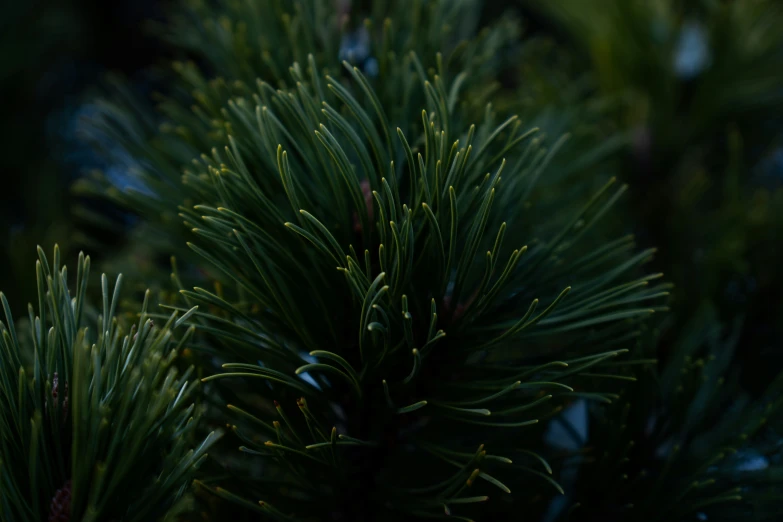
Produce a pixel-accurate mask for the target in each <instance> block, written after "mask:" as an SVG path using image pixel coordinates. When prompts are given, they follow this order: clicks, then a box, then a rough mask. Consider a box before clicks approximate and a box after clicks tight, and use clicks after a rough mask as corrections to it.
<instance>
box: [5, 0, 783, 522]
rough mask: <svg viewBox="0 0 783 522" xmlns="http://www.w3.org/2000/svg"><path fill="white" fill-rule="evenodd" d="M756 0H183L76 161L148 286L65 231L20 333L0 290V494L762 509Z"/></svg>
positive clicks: (661, 513) (777, 467)
mask: <svg viewBox="0 0 783 522" xmlns="http://www.w3.org/2000/svg"><path fill="white" fill-rule="evenodd" d="M652 4H655V7H653V6H652ZM751 4H752V7H748V8H747V9H742V8H740V7H737V5H738V4H736V3H733V2H705V3H704V6H702V7H698V6H696V7H693V8H692V9H690V8H689V10H683V11H680V10H679V9H678V8H677V7H676V6H675V5H674V4H673V3H671V2H654V3H644V2H636V1H629V2H627V3H614V4H612V5H611V6H610V7H611V8H610V7H607V9H605V10H603V11H601V12H600V13H598V12H592V11H590V9H589V8H588V6H587V3H582V2H578V1H570V0H558V1H557V2H551V3H539V2H533V1H530V2H519V5H518V6H517V8H518V9H517V10H509V11H506V12H504V13H503V14H502V15H500V16H498V15H499V13H498V14H495V15H494V16H489V19H490V21H489V23H488V25H487V26H483V25H482V24H483V20H484V19H485V17H486V15H487V12H488V11H487V10H486V9H483V7H486V6H482V4H481V3H480V2H478V1H473V0H460V1H448V0H431V1H423V0H422V1H418V0H401V1H397V2H364V3H362V2H354V3H353V5H352V4H351V3H350V2H320V1H300V2H283V1H278V0H257V1H250V0H241V1H238V0H216V1H206V0H193V1H187V2H181V3H178V4H176V5H175V6H174V8H173V10H172V12H171V13H169V17H168V20H167V21H166V22H164V23H160V24H157V25H155V26H154V30H155V32H156V34H157V35H158V36H159V37H160V38H162V39H163V40H164V41H165V42H167V45H169V46H170V47H169V48H170V49H171V52H172V53H173V54H175V55H176V56H177V61H175V62H174V64H173V66H172V67H171V69H170V70H165V71H162V72H160V73H159V74H160V75H161V76H160V77H161V78H162V79H163V81H162V82H161V85H162V86H163V87H164V88H163V93H162V94H159V95H157V96H156V97H155V98H154V103H153V102H151V101H150V100H148V99H146V98H145V96H143V95H141V94H140V93H138V92H136V91H135V90H134V89H133V87H132V86H131V85H129V84H128V83H126V82H125V81H123V80H117V79H114V80H112V81H111V82H109V83H108V84H107V89H106V93H107V94H106V96H105V97H103V98H102V99H100V100H97V101H96V102H94V103H93V104H92V105H91V106H90V108H89V111H87V112H86V114H89V115H90V117H89V119H88V120H85V122H84V125H83V127H82V128H81V132H82V134H83V137H85V138H86V139H88V140H89V141H90V142H91V143H92V144H93V145H94V146H96V148H97V149H98V150H99V151H100V152H101V153H102V154H103V155H104V158H105V161H108V162H110V163H111V164H112V168H111V169H110V170H109V171H106V172H96V173H93V174H91V175H89V176H87V177H85V178H84V179H82V180H80V181H79V182H78V183H77V185H76V187H75V188H76V191H77V193H78V194H79V195H80V196H82V197H84V196H87V197H91V198H96V199H97V200H100V201H106V200H108V201H110V202H111V203H112V204H113V205H115V208H116V209H119V210H120V211H122V212H124V213H126V216H132V217H133V223H134V224H133V225H132V230H131V231H130V233H129V234H128V235H127V238H126V241H125V248H124V249H122V250H121V251H119V252H116V253H114V254H113V255H105V254H106V252H104V258H105V259H106V261H105V262H104V267H103V268H104V269H106V270H108V271H118V270H121V271H122V272H123V273H124V278H125V279H126V280H127V281H128V282H129V283H130V286H131V288H132V290H133V293H134V294H138V295H141V290H142V289H143V288H146V287H148V286H150V287H152V288H153V289H154V291H153V292H147V293H145V294H144V298H143V303H142V304H140V303H139V302H137V301H136V299H135V297H136V296H134V295H132V297H131V299H128V300H125V301H120V300H119V299H118V297H117V295H118V290H119V282H120V280H119V279H118V282H117V285H116V288H115V290H114V296H113V297H111V298H110V295H111V293H112V292H111V291H110V289H109V287H108V283H107V280H106V279H105V277H104V279H103V280H102V287H101V288H102V292H100V293H90V292H88V290H87V277H88V275H87V274H88V268H89V259H87V258H83V257H80V259H79V265H78V276H77V281H76V282H75V286H72V287H70V289H69V286H68V277H67V271H66V270H65V269H64V268H63V269H60V260H59V252H58V251H56V252H55V263H54V269H53V270H52V271H50V270H49V265H48V263H47V261H46V259H45V257H43V255H42V254H39V256H40V262H39V264H38V274H39V275H38V287H39V289H38V294H39V307H38V308H39V311H38V314H39V316H40V317H35V316H34V312H33V311H32V310H33V309H32V307H31V308H30V310H31V311H30V314H29V315H30V317H29V324H27V325H26V326H25V327H26V328H27V329H29V330H30V332H31V335H30V338H29V340H25V339H24V338H23V337H22V336H17V334H16V331H17V329H18V330H19V331H21V328H22V327H23V326H24V325H22V324H21V323H17V324H16V326H15V323H14V322H13V320H12V318H11V316H10V312H8V309H9V306H8V304H7V303H5V302H4V306H5V307H6V321H5V322H4V323H3V342H4V350H5V351H4V352H3V356H2V360H1V362H2V366H0V375H2V379H3V380H2V383H0V384H2V388H1V389H0V399H2V401H3V402H2V412H0V413H2V417H0V419H2V422H3V439H2V443H3V446H2V447H1V448H0V449H2V453H0V459H2V460H0V466H2V467H0V473H2V479H3V482H2V489H0V501H2V506H0V507H1V508H2V509H0V515H1V516H2V520H3V521H5V520H8V521H10V520H28V519H29V520H43V519H45V518H46V516H47V515H48V516H49V520H114V519H116V520H150V519H162V518H164V517H167V518H168V519H170V520H173V519H183V520H185V519H187V520H219V519H222V518H225V517H226V516H231V517H233V518H237V519H238V520H239V519H242V520H245V519H247V520H256V519H263V520H281V521H291V520H308V521H309V520H314V521H317V520H323V521H329V520H346V521H347V520H379V521H385V520H398V519H404V520H426V519H433V518H435V519H437V518H442V519H456V520H477V521H480V520H484V521H487V520H504V521H505V520H516V519H520V518H529V519H534V520H545V521H554V520H683V521H685V520H707V519H708V520H738V519H749V520H770V521H772V520H777V519H778V518H779V517H780V516H781V515H783V501H781V499H780V495H779V494H778V493H777V491H778V490H779V488H780V486H781V480H782V479H783V475H781V464H782V463H781V458H783V452H782V451H781V448H782V446H781V444H782V443H781V440H783V439H781V437H780V430H781V428H783V426H781V424H783V423H781V422H780V421H781V418H783V416H781V407H783V395H781V392H783V389H781V386H783V377H782V376H781V375H783V374H780V369H779V367H775V364H771V365H768V366H769V369H768V370H767V371H765V372H756V373H751V371H752V370H753V368H754V364H758V363H757V362H756V361H758V360H761V361H762V364H763V361H770V360H771V361H775V360H776V359H774V358H769V357H768V356H767V357H768V358H767V359H762V358H761V357H763V356H760V355H758V350H757V354H756V355H754V359H752V360H751V362H746V364H745V365H740V364H737V363H738V361H741V360H742V356H743V354H742V352H749V351H751V349H752V348H759V346H753V345H752V343H753V342H754V341H756V340H760V342H761V343H766V345H767V346H771V345H772V343H774V342H775V341H774V340H775V339H778V340H779V338H780V337H779V336H778V334H779V333H780V329H779V327H778V326H777V325H776V326H772V327H771V332H767V333H765V334H764V335H761V336H754V335H752V332H755V331H756V330H757V329H758V328H759V327H760V326H761V325H765V324H768V323H769V317H774V316H775V314H776V313H780V312H781V306H780V304H773V305H772V306H771V308H770V310H771V311H770V313H769V314H767V315H764V316H763V317H758V316H756V315H755V314H754V313H752V312H753V311H754V305H753V303H755V302H757V301H758V299H759V298H760V296H761V295H764V294H762V292H760V291H759V292H757V291H756V290H755V289H753V288H749V287H747V285H746V288H744V290H743V292H742V294H743V297H742V298H743V299H745V300H746V301H745V302H743V303H739V304H738V303H737V301H736V292H735V295H734V296H728V297H727V296H726V295H724V294H722V293H721V292H722V291H723V288H724V287H725V286H726V284H727V283H729V282H736V280H737V279H738V278H739V277H740V276H742V277H743V279H742V281H745V282H747V281H748V280H749V279H750V278H751V277H757V278H758V279H759V282H760V286H761V288H762V289H763V291H764V292H769V291H770V288H771V287H774V285H775V281H777V279H775V277H774V275H772V274H771V272H770V271H769V269H768V266H767V265H766V264H765V263H766V262H767V261H768V260H770V259H775V256H779V253H777V252H776V251H775V249H774V247H773V246H772V245H773V244H774V242H775V230H776V227H779V225H780V224H781V216H782V215H783V214H782V213H781V212H780V209H781V206H780V205H779V204H777V203H776V202H779V196H777V195H774V194H771V193H769V192H764V193H765V194H770V195H767V196H763V197H765V198H766V200H765V201H766V204H765V206H764V207H763V209H762V208H761V207H758V208H756V209H754V210H753V211H752V212H751V210H750V207H751V204H750V203H749V201H757V200H758V198H759V197H762V196H759V194H761V193H762V191H765V190H767V188H766V187H763V186H762V185H761V184H760V183H759V179H760V174H759V172H760V169H761V168H762V167H763V166H764V165H767V163H765V162H764V161H765V160H763V159H762V160H759V159H758V158H766V157H767V156H768V155H769V152H768V151H769V150H773V149H774V147H775V146H776V144H777V143H778V142H777V141H776V139H777V136H778V134H777V131H775V130H774V128H772V127H770V128H769V129H766V128H765V129H764V130H763V131H760V130H759V129H758V128H757V126H756V125H754V122H755V121H756V120H758V119H763V117H764V114H765V113H766V112H769V111H773V110H774V109H775V108H777V107H778V106H779V103H780V94H781V93H783V90H781V89H780V87H781V86H783V79H782V78H780V73H778V72H777V71H779V70H781V69H780V68H778V67H776V64H777V63H778V62H779V60H780V57H781V54H780V53H781V50H782V49H783V47H781V45H780V44H781V43H783V42H781V41H780V40H781V38H783V37H781V36H780V35H778V34H777V33H776V31H775V30H774V28H773V26H774V24H772V22H769V23H765V22H764V21H763V19H762V18H763V17H762V15H766V16H768V17H769V19H770V20H777V19H778V18H780V15H779V13H778V11H776V10H774V9H773V8H772V6H771V4H770V2H762V1H758V2H751ZM492 7H495V6H492ZM585 9H587V11H585ZM588 11H590V12H588ZM520 12H521V13H526V14H534V15H535V16H538V17H541V18H540V20H541V23H543V24H544V25H545V26H546V24H550V27H551V28H552V30H553V31H555V32H558V33H559V34H560V36H561V41H560V42H552V41H551V40H548V39H546V38H543V37H541V36H538V35H527V34H526V33H525V31H523V30H522V27H523V25H522V24H521V23H520V22H519V18H518V17H517V15H518V14H519V13H520ZM650 20H652V21H653V22H655V23H653V25H652V26H649V24H650ZM648 26H649V27H648ZM694 27H696V29H694ZM703 27H707V28H708V29H709V32H708V33H707V32H705V31H703V30H702V29H703ZM700 28H701V29H700ZM729 28H730V30H729ZM689 31H690V32H689ZM700 31H701V32H700ZM727 31H728V32H730V33H731V35H732V38H729V39H727V40H725V41H723V40H721V42H720V44H718V38H719V36H720V35H721V34H727ZM743 31H744V32H743ZM705 34H709V35H710V36H709V37H708V38H707V37H705V36H704V35H705ZM743 34H747V35H752V36H753V38H752V39H749V38H742V37H741V36H740V35H743ZM694 35H695V36H694ZM699 35H701V36H699ZM688 38H690V39H691V40H693V39H694V38H695V39H696V40H697V51H698V50H699V49H698V45H707V47H708V50H709V52H708V55H709V57H708V58H704V57H703V56H701V59H702V61H701V62H699V56H696V58H694V57H693V56H690V60H691V61H690V62H688V59H689V58H688V56H686V57H685V58H683V57H682V56H681V54H682V53H683V52H685V51H683V50H682V46H684V45H685V44H683V43H682V41H683V40H686V41H687V39H688ZM699 38H702V40H699ZM620 42H623V43H620ZM631 42H633V45H630V43H631ZM698 42H701V43H700V44H699V43H698ZM705 42H707V43H706V44H705ZM776 50H777V51H776ZM702 51H703V49H702ZM691 52H694V51H693V49H691ZM709 53H714V54H709ZM686 54H687V53H686ZM696 54H698V52H697V53H696ZM672 56H674V59H672ZM693 60H695V61H696V62H697V63H696V65H694V63H693ZM686 62H687V63H686ZM688 65H690V68H688ZM685 69H687V71H686V70H685ZM683 71H685V72H683ZM731 71H741V72H742V74H741V78H740V77H739V76H738V77H737V78H734V77H732V76H731ZM651 80H654V81H651ZM729 80H733V81H729ZM717 85H720V86H721V88H720V89H717V88H715V87H716V86H717ZM683 107H687V108H688V112H683V111H682V108H683ZM748 144H752V145H753V147H756V148H758V147H760V148H761V149H762V152H759V151H758V150H757V149H756V148H753V147H750V146H749V145H748ZM708 172H711V173H713V174H712V176H713V177H712V178H709V177H708V175H707V173H708ZM612 174H616V176H613V175H612ZM618 178H619V179H620V180H621V181H620V182H618V181H617V179H618ZM706 179H715V180H717V181H715V182H707V181H705V180H706ZM700 180H701V181H700ZM625 182H628V183H629V185H626V184H625ZM629 193H630V197H629ZM670 194H671V195H673V197H672V198H671V201H668V202H667V203H666V206H665V207H664V206H663V205H664V203H663V201H664V200H665V199H666V198H667V197H668V196H669V195H670ZM775 198H778V199H775ZM691 208H698V209H699V211H700V215H699V216H694V215H693V214H692V212H691V213H689V212H688V209H691ZM664 209H665V211H664ZM91 215H92V216H93V225H95V224H97V225H102V226H105V223H104V222H110V221H111V220H112V219H114V218H113V217H112V216H110V215H96V214H94V213H93V214H91ZM116 215H117V214H116V213H115V214H113V216H116ZM123 219H126V218H123ZM777 230H780V229H779V228H777ZM637 238H638V239H637ZM637 243H641V245H639V244H637ZM656 244H657V245H658V246H659V247H660V252H658V253H656V249H655V248H650V247H651V246H654V245H656ZM694 251H697V252H699V255H698V256H696V257H694ZM169 267H170V268H171V270H169ZM661 272H665V275H664V274H662V273H661ZM748 274H750V275H748ZM169 276H170V277H169ZM672 281H673V282H674V283H675V284H674V285H672V284H671V282H672ZM137 291H138V292H137ZM778 291H779V290H778ZM767 295H768V294H767ZM773 295H774V294H773ZM72 296H74V297H73V299H72ZM93 297H95V298H98V299H102V302H103V308H102V309H99V310H94V309H92V308H91V307H90V306H89V304H88V303H89V302H91V300H92V299H93ZM139 301H141V299H139ZM669 305H672V306H673V310H672V311H671V312H670V311H669ZM139 308H140V309H141V310H142V312H141V314H137V315H134V314H135V313H136V311H137V310H139ZM743 312H744V313H743ZM85 317H90V318H92V319H94V320H96V321H97V324H98V328H97V329H96V331H95V332H92V331H91V330H90V329H82V325H83V324H85V319H84V318H85ZM132 317H135V319H137V320H138V324H137V325H135V326H132V327H131V328H130V329H129V330H128V329H127V327H126V326H125V325H126V324H130V322H131V318H132ZM107 318H108V319H107ZM765 321H767V322H765ZM134 322H135V321H134ZM46 324H51V329H50V330H49V331H48V333H47V332H46V328H45V327H44V325H46ZM159 324H164V326H162V327H161V326H158V325H159ZM181 330H185V331H181ZM123 332H128V333H127V334H125V333H123ZM749 332H751V333H749ZM749 343H750V344H749ZM177 354H179V356H177ZM745 355H747V353H746V354H745ZM191 364H193V365H195V367H193V366H191ZM748 368H750V370H748ZM194 372H196V374H197V375H198V376H199V377H201V378H202V379H201V380H202V381H203V383H204V384H203V385H202V386H201V387H198V388H197V387H196V386H195V384H188V383H187V381H188V380H191V376H192V375H193V374H194ZM63 375H65V376H66V377H65V378H63V377H61V376H63ZM749 375H760V376H761V378H759V379H757V381H758V382H754V383H752V385H749V384H748V380H749ZM17 390H18V393H17ZM60 397H66V400H67V403H66V402H65V401H59V400H58V398H60ZM194 401H195V402H196V403H197V404H199V406H198V407H196V406H189V404H190V403H191V402H194ZM66 404H68V406H67V407H66V406H65V405H66ZM218 426H221V427H222V426H228V430H229V432H230V433H229V434H228V435H227V436H225V437H223V439H222V440H221V441H220V443H217V444H215V442H216V441H217V438H218V437H217V435H216V433H217V427H218ZM6 428H7V429H6ZM201 440H203V441H204V442H200V441H201ZM213 444H214V446H213V449H212V450H210V453H211V454H212V457H211V458H210V459H206V460H205V457H204V451H205V450H206V448H207V447H208V446H210V445H213ZM191 447H195V448H197V449H195V450H188V448H191ZM237 447H238V449H237ZM19 448H28V449H24V450H23V451H19ZM90 452H92V453H90ZM85 453H86V454H87V456H86V457H82V455H85ZM77 455H78V456H79V458H77ZM202 461H203V462H204V465H203V466H201V464H202ZM197 468H199V469H200V471H198V472H197ZM28 477H29V479H28ZM194 478H196V480H195V482H194V483H195V487H194V488H192V489H190V488H189V487H188V486H189V484H190V483H191V482H193V479H194ZM52 517H61V518H52Z"/></svg>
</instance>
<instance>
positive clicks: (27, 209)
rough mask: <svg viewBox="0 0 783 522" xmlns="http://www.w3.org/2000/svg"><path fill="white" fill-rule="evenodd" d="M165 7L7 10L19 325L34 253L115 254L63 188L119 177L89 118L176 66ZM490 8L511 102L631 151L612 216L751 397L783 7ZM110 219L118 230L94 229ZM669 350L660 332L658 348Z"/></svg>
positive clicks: (1, 24)
mask: <svg viewBox="0 0 783 522" xmlns="http://www.w3.org/2000/svg"><path fill="white" fill-rule="evenodd" d="M167 3H168V2H165V1H163V0H134V1H127V0H117V1H113V2H105V1H98V0H72V1H70V2H62V1H55V0H38V1H35V0H30V1H27V2H6V3H5V5H4V6H3V11H2V17H0V95H1V96H2V100H3V103H4V105H3V106H4V110H3V111H2V112H1V113H0V157H2V163H1V164H0V169H1V170H0V172H2V181H3V184H2V190H0V289H2V290H3V292H4V293H5V294H6V295H7V296H8V299H9V301H10V302H11V303H12V307H14V308H15V313H17V314H20V315H21V314H23V313H24V308H23V305H22V303H26V302H28V301H30V300H32V299H33V297H34V295H35V288H34V287H33V286H32V285H33V283H34V281H35V278H34V277H33V274H34V263H35V261H34V260H35V256H36V252H35V246H36V245H41V246H42V247H43V248H44V250H46V251H48V250H49V249H50V248H51V247H52V245H53V243H54V242H55V241H57V242H59V244H60V246H61V247H62V248H63V250H64V254H65V256H66V258H70V257H72V256H73V255H75V253H76V252H78V250H79V249H85V250H86V251H88V252H89V253H90V255H91V256H92V257H93V259H94V260H95V261H96V262H100V260H101V258H102V257H106V256H107V255H110V254H111V253H112V252H118V251H120V250H121V249H122V246H123V244H124V242H125V240H126V237H127V234H126V230H128V229H130V225H131V224H132V221H133V216H130V215H122V214H119V211H117V210H114V209H112V208H111V207H109V206H108V205H105V204H102V203H100V202H96V201H95V200H90V201H82V200H81V199H79V198H78V197H77V196H76V195H74V193H73V191H71V188H70V187H71V185H72V183H73V182H74V180H75V179H76V178H77V177H78V176H81V175H85V174H87V173H89V171H90V170H93V169H101V170H104V171H111V168H112V166H111V165H107V164H105V163H104V162H103V160H102V159H101V157H100V156H98V155H96V154H94V153H93V152H92V151H91V148H90V147H89V146H88V145H87V144H86V143H85V142H84V140H82V139H81V138H80V133H79V125H80V121H83V120H84V118H89V117H90V100H92V99H94V98H95V97H96V96H98V95H99V94H100V93H101V91H102V90H103V89H104V88H105V86H106V85H107V82H108V81H109V78H110V75H121V76H123V77H125V78H127V79H128V81H129V85H131V86H132V88H133V89H134V90H136V91H138V92H139V93H141V94H147V93H149V92H150V91H152V90H154V89H155V88H156V81H155V78H156V77H155V74H154V70H155V67H156V66H165V64H166V63H167V59H168V57H167V55H166V52H167V51H166V47H165V45H163V44H162V43H161V42H159V41H158V39H156V38H155V37H154V36H152V35H151V33H150V32H149V31H147V29H146V28H147V26H148V22H149V21H151V20H161V19H162V18H163V16H164V13H165V10H166V8H167ZM359 4H361V2H359ZM485 4H486V5H485V8H484V13H483V16H484V18H485V19H486V20H487V21H490V20H492V19H494V18H497V17H499V16H505V15H506V14H507V13H508V12H509V10H510V11H511V12H512V13H513V14H515V15H516V16H519V17H520V18H521V20H522V21H523V26H524V28H525V35H524V38H525V39H526V40H527V41H529V42H533V43H534V44H535V45H532V46H528V47H527V51H526V52H525V53H523V55H522V56H523V58H524V59H522V60H520V63H519V64H518V68H517V70H515V71H510V72H508V73H507V77H505V78H503V81H504V82H505V88H506V93H507V94H509V93H510V95H512V96H516V97H518V98H519V99H522V100H523V101H524V103H526V104H528V105H529V106H531V107H534V108H540V107H541V106H543V105H546V106H547V107H548V108H549V110H550V114H553V115H554V117H553V118H551V121H563V122H566V124H567V123H568V121H570V120H569V119H568V118H569V117H572V113H573V108H574V107H575V106H580V107H582V106H589V107H592V108H594V109H595V108H597V109H595V110H592V112H591V117H592V118H593V119H594V120H597V121H593V123H594V124H595V126H596V128H598V129H607V131H606V136H605V140H607V141H608V140H610V139H612V140H614V141H613V143H621V144H622V146H619V147H614V148H613V151H614V152H612V154H613V156H614V160H615V161H613V162H612V163H611V165H613V167H612V168H613V169H614V170H615V172H610V174H612V175H616V176H618V177H619V178H621V179H622V180H624V181H626V182H628V183H629V184H630V186H631V189H630V197H628V198H626V202H625V206H624V207H623V208H622V209H620V210H619V211H618V212H619V214H618V222H622V223H626V224H627V223H628V222H631V223H635V225H634V227H635V232H636V234H637V236H638V238H639V243H640V245H641V246H644V247H647V246H655V247H658V249H659V251H658V254H657V257H656V261H655V262H656V263H657V264H658V268H659V269H660V270H661V271H663V272H665V273H666V277H667V279H668V280H669V281H672V282H673V283H675V285H676V290H675V295H674V298H673V303H672V306H673V313H672V314H671V317H670V319H669V324H668V325H667V328H668V331H670V332H672V333H671V338H674V337H676V336H677V334H678V332H680V331H681V330H682V328H683V327H684V324H685V323H687V322H688V321H689V319H690V317H691V316H692V315H693V314H694V313H695V310H696V309H698V308H699V307H700V306H702V305H703V304H704V303H709V304H710V306H713V307H714V308H715V310H716V314H717V318H718V320H719V321H720V322H721V323H722V324H726V325H731V328H733V329H734V330H733V331H734V333H735V334H736V336H737V339H738V341H737V346H738V347H739V348H738V349H737V351H736V354H735V356H734V358H735V362H736V363H737V364H738V365H739V367H740V368H742V370H743V371H742V372H741V373H742V375H743V378H742V381H743V383H744V387H745V388H746V389H747V390H750V391H751V392H753V390H757V391H759V392H760V391H761V390H762V389H763V388H764V386H765V384H764V383H766V382H768V381H769V380H770V379H771V378H772V376H773V375H774V374H775V373H776V372H777V371H779V369H780V368H781V366H782V363H783V359H782V358H781V342H780V341H781V339H783V336H782V335H781V334H782V333H783V275H781V271H780V266H781V261H783V249H782V248H781V247H780V243H781V233H782V232H783V189H782V188H781V187H783V139H782V138H783V111H781V109H782V108H783V31H781V30H780V28H781V27H783V14H781V6H780V2H777V1H773V0H749V1H745V2H737V1H730V0H724V1H719V0H695V1H679V0H669V1H666V0H645V1H642V0H627V1H626V0H604V1H600V2H598V1H586V0H515V1H506V2H497V1H493V2H485ZM599 4H600V9H597V8H596V7H597V5H599ZM356 9H358V7H356ZM558 115H562V118H560V120H558V118H557V116H558ZM563 130H567V125H566V128H564V129H563ZM618 136H619V138H620V140H619V142H618V141H617V139H616V138H618ZM595 146H596V147H599V146H601V140H600V137H599V139H598V140H597V141H596V144H595ZM565 160H566V161H567V158H565ZM107 213H108V214H111V213H115V214H117V215H116V216H114V217H116V219H112V220H103V221H102V220H101V219H98V220H96V219H90V217H91V215H102V216H103V215H107ZM118 223H119V226H118V225H117V224H118ZM123 224H126V225H128V226H123ZM667 342H668V341H667V334H666V333H664V334H663V336H662V341H661V346H660V350H661V351H662V352H663V353H665V351H666V349H667Z"/></svg>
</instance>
